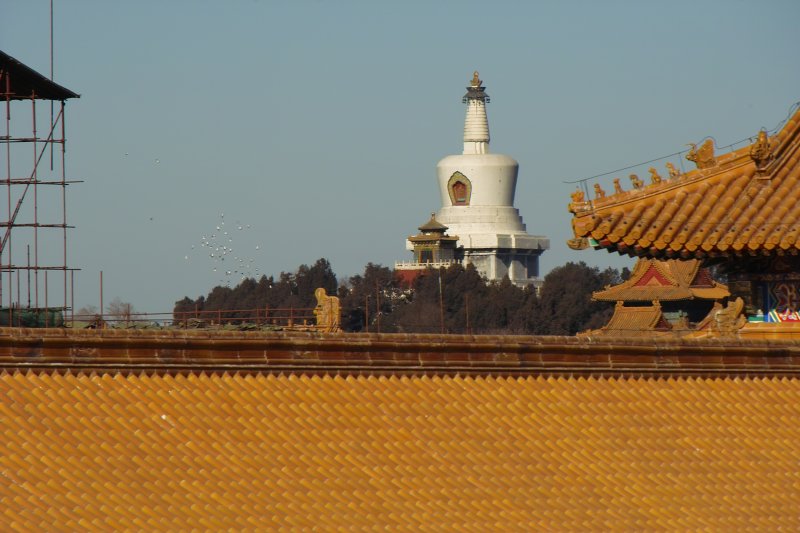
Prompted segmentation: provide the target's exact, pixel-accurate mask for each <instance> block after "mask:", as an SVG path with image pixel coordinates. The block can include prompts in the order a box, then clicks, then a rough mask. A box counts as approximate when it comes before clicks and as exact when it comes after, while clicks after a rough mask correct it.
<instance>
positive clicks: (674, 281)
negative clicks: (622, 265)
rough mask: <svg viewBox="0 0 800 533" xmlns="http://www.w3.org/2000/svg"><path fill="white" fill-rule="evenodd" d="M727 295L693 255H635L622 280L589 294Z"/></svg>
mask: <svg viewBox="0 0 800 533" xmlns="http://www.w3.org/2000/svg"><path fill="white" fill-rule="evenodd" d="M727 296H730V292H729V291H728V287H727V286H725V285H723V284H720V283H717V282H716V281H714V280H713V279H712V278H711V275H710V274H709V272H708V269H707V268H703V267H701V266H700V262H699V261H698V260H696V259H689V260H680V259H667V260H657V259H647V258H639V259H638V260H637V261H636V264H635V265H634V267H633V271H632V272H631V276H630V277H629V278H628V279H627V280H625V281H624V282H622V283H620V284H618V285H614V286H612V287H607V288H606V289H604V290H601V291H597V292H595V293H593V294H592V298H594V299H595V300H601V301H642V302H651V301H653V300H660V301H674V300H689V299H693V298H699V299H704V300H719V299H722V298H726V297H727Z"/></svg>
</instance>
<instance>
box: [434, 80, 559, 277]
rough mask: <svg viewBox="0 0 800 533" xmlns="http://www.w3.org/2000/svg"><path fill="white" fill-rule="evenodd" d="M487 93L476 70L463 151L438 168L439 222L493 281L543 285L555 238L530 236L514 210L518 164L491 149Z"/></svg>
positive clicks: (467, 100) (468, 101) (467, 258)
mask: <svg viewBox="0 0 800 533" xmlns="http://www.w3.org/2000/svg"><path fill="white" fill-rule="evenodd" d="M484 90H485V87H483V86H482V82H481V80H480V79H479V78H478V72H477V71H476V72H475V73H474V75H473V78H472V83H471V84H470V86H469V87H467V94H466V95H464V98H463V102H464V103H465V104H467V115H466V119H465V120H464V151H463V152H462V153H461V154H460V155H449V156H447V157H445V158H444V159H442V160H441V161H439V164H438V165H437V166H436V170H437V174H438V181H439V192H440V193H441V196H442V208H441V209H440V210H439V213H438V214H437V215H436V219H437V220H438V221H439V222H440V223H442V224H444V225H445V226H447V227H448V228H449V230H448V233H449V234H450V235H453V236H458V246H459V247H461V248H462V254H463V255H462V258H463V261H464V263H465V264H466V263H472V264H473V265H475V267H476V268H477V270H478V271H479V272H480V273H481V274H483V275H484V276H486V277H487V278H488V279H490V280H500V279H502V278H503V277H504V276H508V278H509V279H510V280H511V281H512V282H513V283H514V284H515V285H519V286H526V285H530V284H533V285H536V286H539V285H540V284H541V278H540V277H539V256H540V255H541V254H542V252H544V251H545V250H547V249H548V248H550V240H549V239H548V238H546V237H542V236H533V235H529V234H528V233H527V231H526V228H525V224H524V223H523V222H522V217H521V216H520V214H519V210H518V209H516V208H515V207H514V193H515V190H516V187H517V172H518V170H519V163H517V162H516V161H515V160H514V159H513V158H512V157H509V156H507V155H503V154H493V153H490V151H489V121H488V119H487V118H486V104H487V103H488V102H489V96H488V95H487V94H486V92H485V91H484Z"/></svg>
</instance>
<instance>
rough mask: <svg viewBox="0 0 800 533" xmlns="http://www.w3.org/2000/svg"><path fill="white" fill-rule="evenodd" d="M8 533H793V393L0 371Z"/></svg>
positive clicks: (553, 380)
mask: <svg viewBox="0 0 800 533" xmlns="http://www.w3.org/2000/svg"><path fill="white" fill-rule="evenodd" d="M0 395H2V397H3V402H2V403H0V419H2V422H3V424H2V429H0V431H2V434H3V438H2V441H0V442H1V443H0V471H2V474H3V475H2V482H0V526H2V528H3V530H6V531H8V530H20V531H35V530H104V531H108V530H146V531H167V530H169V531H181V530H230V529H236V530H275V529H294V530H386V529H391V530H394V531H442V530H450V531H453V530H456V531H490V530H491V531H531V530H540V531H541V530H544V531H549V530H552V531H591V530H597V531H609V530H628V531H630V530H637V531H652V530H718V531H740V530H762V531H776V530H782V529H783V530H789V531H794V530H798V529H800V514H798V513H797V502H798V501H800V482H799V481H798V480H799V479H800V468H799V467H798V463H797V457H798V456H800V429H798V428H800V379H795V378H779V377H764V378H747V377H745V378H735V379H731V378H677V379H673V378H669V379H647V378H641V377H639V378H636V377H624V378H611V379H609V378H594V377H589V378H576V377H544V376H526V377H515V378H504V377H460V376H445V377H427V376H422V377H407V376H397V375H394V376H308V375H295V374H281V375H271V374H270V375H267V374H246V375H245V374H227V373H223V374H216V373H212V374H206V373H199V374H198V373H190V374H188V375H182V374H178V375H159V374H140V375H136V374H129V375H121V374H111V373H107V374H95V373H65V374H58V373H53V374H45V373H36V372H10V373H9V372H2V373H0Z"/></svg>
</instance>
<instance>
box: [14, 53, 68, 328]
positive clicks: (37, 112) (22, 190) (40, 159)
mask: <svg viewBox="0 0 800 533" xmlns="http://www.w3.org/2000/svg"><path fill="white" fill-rule="evenodd" d="M51 70H52V69H51ZM51 75H52V73H51ZM0 94H1V95H2V97H3V105H2V108H3V109H2V111H0V116H2V117H3V118H4V122H5V125H4V126H5V127H4V131H2V132H0V152H1V154H0V162H2V163H4V165H3V167H4V168H2V169H1V170H0V172H2V173H3V174H5V176H4V179H2V180H0V189H5V191H3V192H5V195H4V196H5V197H6V198H2V196H0V205H4V207H5V208H6V209H3V208H0V213H4V214H3V215H2V217H0V326H33V327H35V326H39V327H42V326H43V327H52V326H58V325H61V323H63V321H64V315H66V313H67V311H69V310H71V309H72V308H73V301H72V300H74V297H73V295H72V292H73V291H72V289H73V287H74V271H75V270H76V269H73V268H69V267H68V266H67V265H68V263H67V233H68V230H69V229H70V228H72V226H70V225H69V224H68V223H67V186H68V185H70V184H73V183H78V182H77V181H68V180H67V178H66V120H65V104H66V101H67V100H68V99H70V98H79V95H77V94H75V93H73V92H72V91H70V90H69V89H66V88H65V87H62V86H60V85H58V84H57V83H54V82H53V81H52V80H51V79H48V78H46V77H45V76H43V75H41V74H39V73H38V72H36V71H35V70H33V69H31V68H30V67H28V66H26V65H24V64H23V63H21V62H19V61H18V60H16V59H14V58H13V57H11V56H9V55H7V54H5V53H4V52H2V51H0ZM48 103H49V106H48V105H47V104H48ZM43 108H44V109H43ZM48 108H49V109H48ZM48 111H49V113H48ZM12 115H13V116H12ZM12 118H13V120H12ZM3 159H4V161H3ZM53 277H55V278H57V279H55V280H53V279H51V278H53Z"/></svg>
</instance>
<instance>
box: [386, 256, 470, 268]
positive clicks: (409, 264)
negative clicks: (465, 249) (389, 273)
mask: <svg viewBox="0 0 800 533" xmlns="http://www.w3.org/2000/svg"><path fill="white" fill-rule="evenodd" d="M457 263H461V261H459V260H457V259H447V260H444V261H435V262H431V263H417V262H416V261H397V262H396V263H395V264H394V269H395V270H425V269H426V268H447V267H449V266H451V265H455V264H457Z"/></svg>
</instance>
